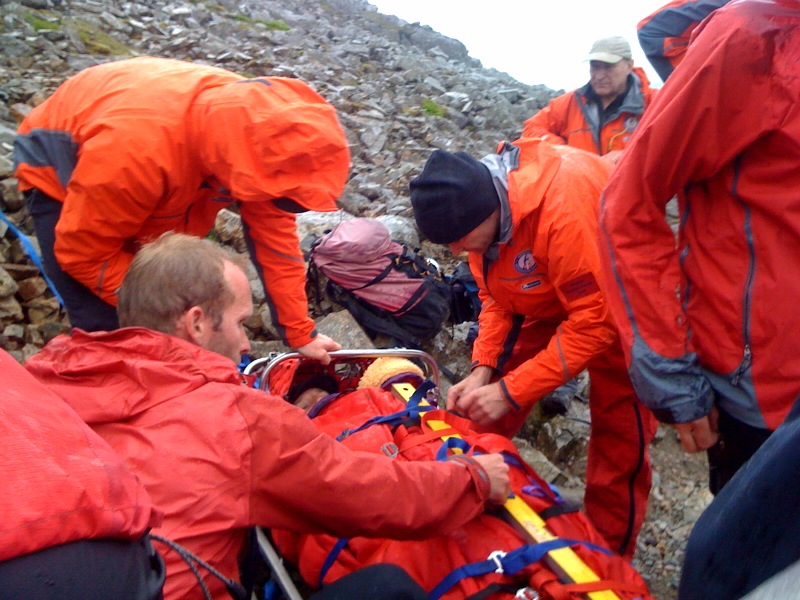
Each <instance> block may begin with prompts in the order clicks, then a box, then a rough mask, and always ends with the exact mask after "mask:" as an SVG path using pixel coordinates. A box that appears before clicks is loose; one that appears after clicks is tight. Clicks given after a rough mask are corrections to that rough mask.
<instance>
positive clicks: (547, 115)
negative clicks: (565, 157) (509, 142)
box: [520, 92, 573, 144]
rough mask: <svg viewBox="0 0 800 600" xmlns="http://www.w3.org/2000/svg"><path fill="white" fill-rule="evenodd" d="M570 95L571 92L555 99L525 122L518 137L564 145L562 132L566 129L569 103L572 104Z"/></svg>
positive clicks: (564, 140)
mask: <svg viewBox="0 0 800 600" xmlns="http://www.w3.org/2000/svg"><path fill="white" fill-rule="evenodd" d="M572 95H573V92H568V93H566V94H564V95H562V96H559V97H558V98H555V99H554V100H552V101H551V102H550V104H548V105H547V106H545V107H544V108H542V109H541V110H540V111H539V112H538V113H536V114H535V115H533V116H532V117H531V118H529V119H528V120H527V121H525V125H524V127H523V128H522V135H521V136H520V137H524V138H540V139H543V140H546V141H548V142H550V143H551V144H566V143H567V140H566V138H565V137H564V133H565V131H564V130H565V129H566V127H567V125H566V121H567V113H568V110H569V103H570V102H572Z"/></svg>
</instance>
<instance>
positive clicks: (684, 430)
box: [673, 407, 719, 453]
mask: <svg viewBox="0 0 800 600" xmlns="http://www.w3.org/2000/svg"><path fill="white" fill-rule="evenodd" d="M717 414H718V413H717V409H716V407H713V408H712V409H711V412H710V413H708V414H707V415H706V416H705V417H703V418H702V419H698V420H697V421H691V422H690V423H675V424H674V425H673V427H674V428H675V430H676V431H677V432H678V436H679V437H680V438H681V446H683V450H684V451H685V452H688V453H694V452H702V451H703V450H708V449H709V448H711V446H713V445H714V444H716V443H717V440H718V439H719V431H718V429H717Z"/></svg>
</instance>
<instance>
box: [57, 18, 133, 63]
mask: <svg viewBox="0 0 800 600" xmlns="http://www.w3.org/2000/svg"><path fill="white" fill-rule="evenodd" d="M65 24H68V25H69V26H70V27H71V28H72V29H74V30H75V32H76V33H77V34H78V38H79V39H80V40H81V42H83V45H84V46H86V51H87V52H88V53H89V54H100V55H103V56H130V55H132V54H133V52H131V50H130V49H129V48H128V47H127V46H126V45H125V44H123V43H122V42H119V41H117V40H115V39H114V38H113V37H111V36H110V35H108V34H107V33H106V32H105V31H103V30H102V29H100V27H99V26H97V25H95V24H94V23H90V22H89V21H86V20H84V19H69V20H68V21H65Z"/></svg>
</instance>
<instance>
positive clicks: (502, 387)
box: [498, 379, 520, 410]
mask: <svg viewBox="0 0 800 600" xmlns="http://www.w3.org/2000/svg"><path fill="white" fill-rule="evenodd" d="M498 383H499V384H500V391H501V392H503V400H505V401H506V403H507V404H508V405H509V406H511V408H513V409H514V410H519V409H520V405H519V404H518V403H517V402H515V401H514V398H512V397H511V392H509V391H508V388H507V387H506V382H505V380H503V379H501V380H500V381H499V382H498Z"/></svg>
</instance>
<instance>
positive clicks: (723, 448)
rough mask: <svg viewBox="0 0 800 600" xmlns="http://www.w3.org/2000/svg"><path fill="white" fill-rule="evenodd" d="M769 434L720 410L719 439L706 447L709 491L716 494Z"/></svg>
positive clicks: (768, 431) (766, 430) (769, 432)
mask: <svg viewBox="0 0 800 600" xmlns="http://www.w3.org/2000/svg"><path fill="white" fill-rule="evenodd" d="M770 435H772V431H771V430H769V429H759V428H758V427H753V426H752V425H748V424H746V423H742V422H741V421H739V420H738V419H734V418H733V417H732V416H731V415H729V414H728V413H727V412H725V411H724V410H720V411H719V441H718V442H717V443H716V444H715V445H714V446H712V447H711V448H709V449H708V450H707V451H706V453H707V454H708V489H709V490H711V493H712V494H714V495H715V496H716V495H717V494H718V493H719V491H720V490H721V489H722V487H723V486H724V485H725V484H726V483H728V481H730V480H731V478H732V477H733V476H734V475H736V471H738V470H739V469H740V468H741V466H742V465H744V463H746V462H747V461H748V460H749V459H750V457H751V456H753V454H755V453H756V451H757V450H758V449H759V448H760V447H761V445H762V444H763V443H764V442H766V441H767V438H769V436H770Z"/></svg>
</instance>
